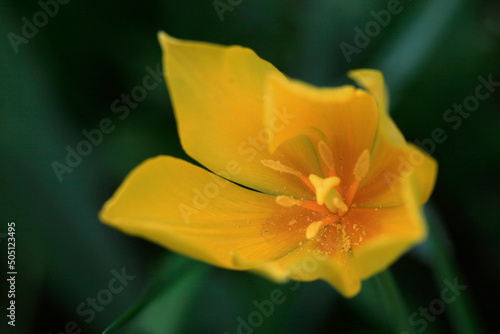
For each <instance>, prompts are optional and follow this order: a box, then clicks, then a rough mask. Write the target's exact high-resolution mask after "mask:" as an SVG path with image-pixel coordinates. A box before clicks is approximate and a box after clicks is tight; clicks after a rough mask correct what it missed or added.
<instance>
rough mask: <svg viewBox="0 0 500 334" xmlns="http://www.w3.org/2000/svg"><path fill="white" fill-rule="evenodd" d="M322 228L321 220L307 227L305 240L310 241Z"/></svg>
mask: <svg viewBox="0 0 500 334" xmlns="http://www.w3.org/2000/svg"><path fill="white" fill-rule="evenodd" d="M322 226H323V222H322V221H321V220H319V221H317V222H314V223H312V224H311V225H309V226H308V227H307V230H306V238H307V239H312V238H313V237H315V236H316V234H318V232H319V230H320V228H321V227H322Z"/></svg>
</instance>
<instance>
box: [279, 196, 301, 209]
mask: <svg viewBox="0 0 500 334" xmlns="http://www.w3.org/2000/svg"><path fill="white" fill-rule="evenodd" d="M301 203H302V201H300V200H298V199H295V198H293V197H290V196H278V197H276V204H278V205H281V206H284V207H286V208H290V207H292V206H294V205H300V204H301Z"/></svg>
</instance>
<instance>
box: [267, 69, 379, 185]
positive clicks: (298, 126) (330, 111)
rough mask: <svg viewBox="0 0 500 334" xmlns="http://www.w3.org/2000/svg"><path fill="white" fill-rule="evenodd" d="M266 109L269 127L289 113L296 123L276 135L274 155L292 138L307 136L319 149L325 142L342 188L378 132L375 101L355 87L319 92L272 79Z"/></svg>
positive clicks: (321, 90) (280, 77)
mask: <svg viewBox="0 0 500 334" xmlns="http://www.w3.org/2000/svg"><path fill="white" fill-rule="evenodd" d="M267 98H268V99H267V107H266V113H265V118H266V124H268V127H269V128H271V124H272V122H273V120H274V119H276V114H277V113H280V112H285V111H286V112H287V113H289V114H291V115H294V118H293V120H291V121H290V123H289V124H288V125H287V127H286V128H285V129H283V130H282V131H276V132H275V133H274V136H273V140H272V141H271V143H270V144H269V146H270V150H271V151H273V150H275V149H277V148H279V147H280V145H281V144H282V143H284V142H286V141H287V140H289V139H290V138H293V137H295V136H297V135H304V134H305V135H307V136H309V137H310V138H311V141H312V142H314V143H315V144H316V145H317V144H318V141H319V140H322V141H324V142H326V144H327V145H328V147H329V148H330V150H331V152H332V156H333V160H334V161H333V164H334V165H335V166H342V168H339V169H338V170H336V172H337V176H338V177H340V179H341V184H340V186H341V187H343V188H347V187H348V186H349V185H350V184H351V183H352V181H353V179H354V175H353V170H354V166H355V164H356V162H357V160H358V158H359V157H360V155H361V153H362V152H363V151H364V150H368V151H369V150H370V149H371V147H372V144H373V140H374V136H375V132H376V128H377V106H376V104H375V100H374V99H373V97H372V96H371V95H370V94H368V93H366V92H365V91H363V90H360V89H355V88H354V87H352V86H344V87H340V88H316V87H313V86H311V85H308V84H306V83H302V82H299V81H296V80H291V79H290V80H289V79H286V78H283V77H282V76H276V75H270V76H269V81H268V97H267Z"/></svg>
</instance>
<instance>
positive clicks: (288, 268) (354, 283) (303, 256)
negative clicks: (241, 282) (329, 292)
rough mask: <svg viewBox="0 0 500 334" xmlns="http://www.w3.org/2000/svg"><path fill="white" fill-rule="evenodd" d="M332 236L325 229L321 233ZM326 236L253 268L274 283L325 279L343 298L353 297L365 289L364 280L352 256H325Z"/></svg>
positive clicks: (241, 260) (244, 261)
mask: <svg viewBox="0 0 500 334" xmlns="http://www.w3.org/2000/svg"><path fill="white" fill-rule="evenodd" d="M324 233H328V229H324V230H323V231H322V232H321V234H324ZM322 242H323V241H322V236H321V235H320V238H315V239H311V240H307V241H305V242H304V243H303V244H302V245H301V247H299V248H297V249H296V250H295V251H293V252H290V253H288V254H287V255H286V256H283V257H282V258H280V259H277V260H276V261H272V262H268V263H264V264H261V265H250V266H251V267H254V269H252V271H254V272H256V273H258V274H260V275H262V276H264V277H267V278H268V279H271V280H273V281H276V282H279V283H283V282H286V281H288V280H289V279H293V280H297V281H301V282H308V281H314V280H318V279H322V280H325V281H326V282H328V283H330V284H331V285H332V286H334V287H335V288H336V289H337V290H338V291H339V292H340V293H341V294H342V295H343V296H345V297H353V296H355V295H356V294H358V292H359V291H360V289H361V280H360V278H359V277H358V276H357V273H355V272H354V271H353V270H352V268H351V267H352V266H351V265H350V256H348V254H345V253H340V252H337V253H336V254H335V255H334V256H333V255H325V253H323V252H322V251H320V250H321V249H322V245H321V243H322ZM238 262H239V263H241V264H246V265H249V262H248V260H245V259H243V258H242V257H238Z"/></svg>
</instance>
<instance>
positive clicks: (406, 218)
mask: <svg viewBox="0 0 500 334" xmlns="http://www.w3.org/2000/svg"><path fill="white" fill-rule="evenodd" d="M407 196H408V197H409V196H410V194H409V192H408V191H407ZM354 226H355V227H354ZM346 229H347V233H348V234H349V235H351V239H352V242H353V250H352V252H353V255H354V257H353V260H352V266H353V268H354V270H355V271H356V273H357V275H359V277H360V278H361V279H364V278H367V277H370V276H372V275H374V274H376V273H378V272H380V271H383V270H384V269H385V268H387V267H388V266H389V265H391V263H392V262H394V261H395V260H396V259H397V258H399V257H400V256H401V255H402V254H403V253H404V252H406V251H407V250H408V249H409V248H411V247H412V246H414V245H415V244H417V243H419V242H421V241H422V240H424V238H425V237H426V235H427V229H426V226H425V220H424V219H423V217H422V214H421V212H420V209H419V207H418V206H417V203H416V201H415V200H414V199H413V200H412V199H409V200H408V201H407V204H406V205H402V206H399V207H395V208H382V209H377V208H354V209H351V210H350V212H349V213H348V216H347V217H346Z"/></svg>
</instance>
